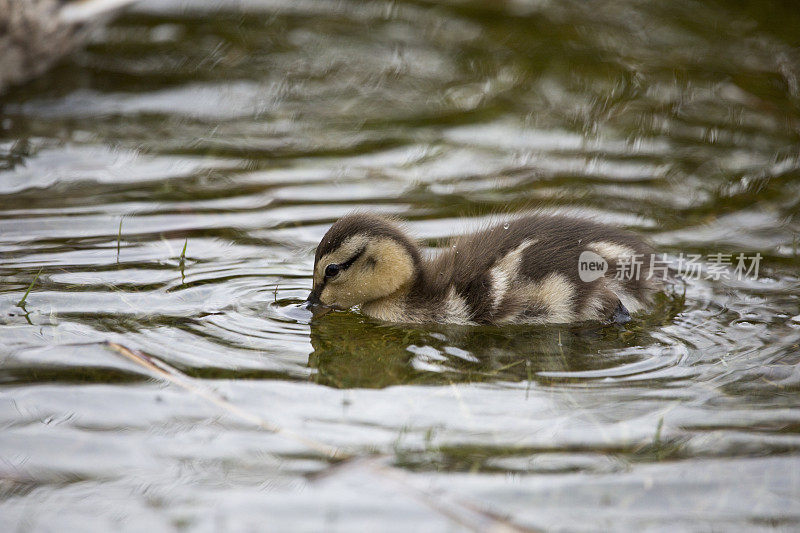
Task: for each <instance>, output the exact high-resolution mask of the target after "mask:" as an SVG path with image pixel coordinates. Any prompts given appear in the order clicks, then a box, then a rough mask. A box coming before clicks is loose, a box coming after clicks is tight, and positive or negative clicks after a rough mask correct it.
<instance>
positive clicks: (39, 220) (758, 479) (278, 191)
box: [0, 0, 800, 531]
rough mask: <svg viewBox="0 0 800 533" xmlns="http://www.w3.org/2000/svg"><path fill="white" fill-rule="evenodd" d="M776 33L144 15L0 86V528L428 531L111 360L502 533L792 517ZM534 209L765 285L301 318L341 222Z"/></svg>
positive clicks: (787, 273)
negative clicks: (614, 306)
mask: <svg viewBox="0 0 800 533" xmlns="http://www.w3.org/2000/svg"><path fill="white" fill-rule="evenodd" d="M798 27H800V11H798V10H797V9H795V7H794V5H792V4H791V3H787V2H782V1H780V0H772V1H768V2H766V3H763V2H758V3H756V2H735V3H731V2H720V1H717V0H704V1H702V2H690V1H678V2H670V3H663V4H662V3H653V2H641V1H637V0H625V1H620V0H597V1H592V2H584V1H580V2H578V1H560V2H539V1H527V0H515V1H509V2H501V3H497V2H484V1H480V0H475V1H466V2H461V1H459V2H450V1H441V2H380V1H376V2H368V3H363V2H356V1H343V2H307V1H297V0H294V1H264V0H249V1H247V2H239V1H233V0H230V1H228V0H225V1H217V0H202V1H193V2H184V1H183V0H169V1H160V0H159V1H156V0H153V1H149V0H146V1H144V2H141V3H140V4H139V5H138V6H137V7H136V8H135V9H134V10H132V11H130V12H129V13H127V14H126V15H124V16H123V17H121V18H120V19H118V20H117V21H116V22H115V23H113V24H112V25H111V26H109V27H108V28H106V29H105V30H104V31H103V32H102V33H100V34H98V35H97V36H96V37H95V39H94V41H93V42H92V43H90V45H89V46H88V47H87V48H86V49H84V50H82V51H78V52H76V53H74V54H72V55H71V56H70V57H68V58H66V59H65V60H64V61H63V62H62V63H61V64H60V65H59V66H58V67H56V69H55V70H53V71H52V72H51V73H49V74H48V75H46V76H44V77H43V78H41V79H39V80H36V81H35V82H32V83H31V84H29V85H26V86H24V87H20V88H17V89H14V90H13V91H11V92H10V93H7V94H5V95H3V96H0V258H1V259H0V279H1V280H2V281H0V428H2V431H0V529H2V530H22V531H25V530H39V529H43V530H47V529H53V528H57V529H81V530H85V529H87V528H89V529H94V530H97V531H106V530H109V529H112V528H113V529H115V530H116V529H120V528H122V529H131V530H137V531H138V530H142V529H145V528H152V529H153V530H155V531H161V530H173V529H190V530H203V529H208V528H209V527H210V526H209V524H214V526H213V527H214V529H231V530H248V529H262V528H263V525H264V524H265V523H269V524H274V526H273V527H274V528H276V529H289V528H291V529H293V530H315V531H318V530H335V529H340V530H352V529H363V528H366V529H380V530H389V529H393V528H395V529H398V530H403V531H405V530H409V529H412V528H415V527H417V528H419V529H423V528H424V529H425V530H448V531H449V530H452V529H453V528H454V527H455V524H454V522H453V520H452V516H451V517H449V518H448V516H447V513H443V512H441V510H439V511H437V510H436V509H431V508H429V507H426V506H424V505H421V504H420V501H419V499H418V498H415V497H413V496H410V495H409V494H408V493H405V492H403V489H402V488H400V489H398V487H397V486H394V485H392V484H391V483H387V482H386V479H382V478H380V477H378V478H376V477H375V476H373V475H371V474H369V471H368V469H366V470H365V469H364V468H360V467H358V466H357V465H356V466H352V467H342V468H340V469H336V468H331V464H330V463H331V461H329V460H328V459H327V458H326V457H325V456H324V454H322V455H321V454H319V453H317V452H316V451H314V450H310V449H309V448H308V446H305V445H303V444H302V442H301V441H298V440H293V439H291V438H286V437H285V435H284V436H282V435H280V434H278V435H275V434H271V433H269V432H265V431H264V430H263V428H261V429H260V428H259V427H254V426H253V425H252V424H247V423H246V420H244V421H243V420H242V419H239V418H236V417H235V416H231V413H230V412H226V411H225V410H224V409H220V408H219V405H214V404H212V403H209V402H208V401H205V400H204V399H203V398H204V397H203V396H198V395H197V394H196V393H192V392H191V391H190V390H186V389H181V388H180V387H175V386H174V383H173V384H170V382H169V381H164V380H163V379H159V378H158V376H157V375H156V374H153V372H148V371H147V370H146V369H145V368H143V367H142V366H140V365H137V364H135V363H134V362H132V361H130V360H127V359H125V358H124V357H120V356H119V354H118V353H115V352H114V351H113V350H110V349H109V345H108V344H107V343H109V342H114V343H119V344H120V345H123V346H127V347H130V348H132V349H137V350H141V351H143V352H144V353H146V354H148V355H149V356H150V357H151V358H152V360H153V361H156V362H159V361H160V362H163V364H164V365H168V366H169V367H170V368H173V369H175V371H176V372H179V373H180V375H181V376H185V378H184V379H186V380H189V381H188V382H189V383H192V384H194V385H193V386H197V387H201V388H202V390H206V389H208V390H212V391H214V394H218V395H219V397H224V398H225V399H226V401H228V402H230V403H231V404H232V405H235V406H236V407H237V408H239V409H241V410H243V411H244V412H247V413H251V414H253V415H257V416H258V417H261V418H262V419H264V420H268V421H269V422H270V423H272V424H275V425H277V426H279V427H281V428H284V429H285V430H286V431H287V432H293V434H296V435H302V436H303V437H305V438H309V439H312V440H314V441H316V442H320V443H324V444H327V445H330V446H334V447H337V448H340V449H342V450H345V451H346V452H347V453H350V454H353V455H355V456H359V457H360V456H362V455H363V456H366V455H370V454H373V453H378V454H384V455H386V456H388V457H389V459H388V461H389V462H390V463H392V464H393V465H394V466H395V467H396V468H397V469H399V471H401V472H404V473H405V474H407V475H408V476H409V477H408V479H409V480H410V481H411V482H413V483H416V484H417V485H422V486H425V487H431V488H432V489H433V490H434V492H436V493H437V494H446V495H448V496H449V497H452V498H454V499H457V498H463V499H466V500H468V501H471V502H478V503H479V504H480V505H482V506H486V507H488V508H490V509H492V510H494V511H496V512H497V513H501V514H504V515H507V516H509V517H510V518H511V519H512V520H513V521H514V522H515V523H517V524H521V525H525V526H530V527H534V528H544V529H567V530H578V529H617V530H639V529H643V528H646V527H649V528H662V529H663V528H679V529H688V530H705V529H725V530H727V529H748V530H749V529H758V528H763V529H767V528H771V527H776V528H788V529H792V528H796V527H798V525H799V524H800V514H798V512H797V509H798V508H800V507H799V506H798V503H799V502H798V500H800V480H799V479H798V477H797V475H796V472H798V471H800V470H798V468H800V460H799V459H798V458H800V431H798V428H800V410H798V407H800V385H799V384H800V371H799V370H798V369H799V368H800V364H799V363H800V355H799V354H800V276H798V271H799V270H800V257H799V256H798V252H799V251H800V224H798V220H797V214H798V213H799V212H800V155H799V154H800V152H799V151H798V147H800V83H799V82H798V72H800V55H799V54H798V45H800V41H798V34H797V31H796V28H798ZM531 206H539V207H541V208H543V209H553V210H565V211H569V212H576V211H577V212H581V213H583V214H585V215H587V216H590V217H593V218H595V219H598V220H602V221H605V222H609V223H612V224H616V225H619V226H624V227H627V228H630V229H632V230H634V231H636V232H639V233H641V234H643V235H645V236H646V237H647V238H648V239H650V240H651V241H653V243H654V244H655V245H656V246H657V247H658V248H659V249H660V251H663V252H665V253H668V254H670V256H672V257H676V256H679V255H680V254H682V253H683V254H688V253H695V254H701V255H703V256H707V255H709V254H715V253H724V254H737V253H740V252H745V253H747V254H754V253H760V254H761V256H762V263H761V269H760V271H759V275H758V277H757V279H748V280H743V281H737V280H715V279H713V277H708V278H707V277H705V276H704V277H702V279H684V280H682V281H681V282H680V283H679V284H677V285H676V286H675V287H674V288H673V289H672V290H671V291H670V292H669V294H666V295H664V296H663V297H662V298H661V299H660V300H659V302H658V303H657V305H656V306H655V307H654V308H653V309H652V310H651V311H650V312H648V313H647V314H644V315H641V316H638V317H636V318H635V320H634V321H633V322H631V323H630V324H628V325H626V326H625V327H623V328H617V327H602V326H600V325H598V324H579V325H573V326H554V327H546V328H541V327H539V328H530V327H519V328H477V327H476V328H463V327H462V328H458V327H450V326H430V327H422V328H419V327H414V328H412V327H407V326H403V325H387V324H380V323H376V322H373V321H371V320H368V319H366V318H365V317H362V316H360V315H359V314H358V313H355V312H346V313H344V312H343V313H333V314H330V315H328V316H325V317H322V318H321V319H320V320H314V321H310V320H309V318H308V317H307V316H305V314H303V313H299V312H298V310H297V308H296V304H297V302H299V301H300V300H301V299H303V298H305V296H306V295H307V293H308V290H309V288H310V285H311V277H310V275H311V268H312V263H313V249H314V247H315V246H316V244H317V242H318V241H319V239H320V238H321V236H322V235H323V234H324V232H325V231H326V229H327V228H328V226H329V225H330V224H331V223H332V222H333V221H334V220H336V218H338V217H339V216H341V215H343V214H345V213H347V212H349V211H351V210H353V209H368V210H372V211H377V212H382V213H390V214H395V215H398V216H400V217H402V218H403V219H405V220H407V221H408V228H409V230H410V231H411V232H412V233H413V234H415V235H417V236H419V237H420V238H421V239H422V240H423V242H424V244H425V245H427V246H429V247H430V249H429V251H430V253H435V250H434V249H435V248H436V247H438V246H441V245H442V244H441V243H442V242H443V239H446V238H448V237H451V236H453V235H456V234H459V233H462V232H464V231H468V230H470V229H474V228H476V227H479V226H480V225H481V224H484V223H486V221H487V220H490V219H492V218H493V217H496V216H497V214H498V213H510V214H516V213H522V212H524V211H525V210H527V209H529V208H530V207H531ZM40 269H41V275H40V277H39V278H38V279H36V281H35V283H33V287H32V289H31V291H30V293H29V294H28V296H27V298H26V301H25V303H24V306H22V307H19V306H17V305H16V304H17V303H18V302H19V301H20V299H21V298H22V297H23V295H24V294H25V291H26V290H27V289H28V287H29V286H30V285H31V283H32V281H33V280H34V278H35V276H36V274H37V272H39V271H40ZM198 390H200V389H198ZM215 397H216V396H215ZM310 474H313V475H315V476H316V477H313V478H312V477H309V475H310ZM321 474H325V475H321ZM87 517H93V519H92V520H91V521H90V523H89V524H87V520H86V518H87ZM395 524H397V525H395Z"/></svg>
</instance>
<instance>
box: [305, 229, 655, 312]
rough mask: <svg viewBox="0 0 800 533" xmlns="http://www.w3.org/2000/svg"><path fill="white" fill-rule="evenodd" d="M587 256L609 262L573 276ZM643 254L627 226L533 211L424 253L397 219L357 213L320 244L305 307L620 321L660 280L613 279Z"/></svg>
mask: <svg viewBox="0 0 800 533" xmlns="http://www.w3.org/2000/svg"><path fill="white" fill-rule="evenodd" d="M586 252H590V258H594V259H596V260H598V261H595V263H596V264H598V263H599V264H602V262H603V261H605V263H606V264H607V268H606V269H605V270H602V271H598V272H597V273H595V275H594V276H581V274H580V272H579V258H580V261H584V258H585V257H586V256H585V255H584V256H582V254H585V253H586ZM650 253H651V248H650V247H649V246H648V245H647V244H645V243H644V241H642V240H641V239H640V238H639V237H637V236H635V235H633V234H631V233H628V232H626V231H623V230H619V229H616V228H614V227H611V226H607V225H604V224H599V223H596V222H592V221H589V220H585V219H581V218H571V217H567V216H560V215H545V214H535V215H530V216H526V217H523V218H517V219H515V220H510V221H508V222H506V223H503V224H498V225H496V226H493V227H489V228H487V229H484V230H482V231H478V232H476V233H473V234H470V235H465V236H461V237H457V238H455V239H453V240H452V241H451V242H450V243H449V246H448V247H446V248H445V249H444V250H443V251H442V252H441V253H439V254H438V255H437V256H435V257H433V258H431V259H428V258H425V257H423V254H422V252H421V251H420V248H419V246H418V245H417V244H416V242H415V241H414V240H413V239H412V238H411V237H409V236H408V235H407V234H406V232H405V231H404V230H403V229H401V227H400V225H399V224H398V222H397V221H396V220H394V219H391V218H387V217H383V216H378V215H373V214H366V213H355V214H350V215H347V216H344V217H343V218H341V219H339V220H338V221H337V222H336V223H334V224H333V226H331V227H330V229H329V230H328V232H327V233H326V234H325V236H324V237H323V238H322V241H321V242H320V243H319V246H318V247H317V250H316V254H315V256H314V285H313V289H312V290H311V293H310V295H309V297H308V299H307V300H306V307H307V308H308V309H310V310H311V311H312V312H313V313H314V314H315V316H319V315H322V314H325V313H326V312H328V311H330V310H335V309H338V310H343V309H350V308H352V307H355V306H360V309H361V312H362V313H363V314H365V315H367V316H369V317H372V318H376V319H379V320H383V321H386V322H396V323H418V324H419V323H450V324H465V325H477V324H495V325H503V324H548V323H570V322H578V321H584V320H599V321H603V322H613V323H625V322H627V321H629V320H630V313H632V312H636V311H640V310H642V309H644V308H645V306H646V305H647V304H648V303H649V302H650V300H651V297H652V295H653V294H654V293H655V292H656V291H657V290H658V289H659V282H658V281H657V280H656V278H654V277H652V276H645V275H644V274H645V272H644V269H642V273H641V275H640V276H615V272H616V270H615V267H616V266H617V265H620V264H621V263H622V262H628V263H631V261H632V258H634V257H636V258H638V261H642V258H646V257H647V256H648V254H650ZM592 254H593V255H592ZM598 270H601V269H600V268H599V267H598ZM617 277H620V279H616V278H617ZM648 277H650V278H651V279H647V278H648ZM628 278H630V279H628ZM583 279H587V281H583Z"/></svg>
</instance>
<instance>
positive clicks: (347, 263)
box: [339, 246, 367, 270]
mask: <svg viewBox="0 0 800 533" xmlns="http://www.w3.org/2000/svg"><path fill="white" fill-rule="evenodd" d="M365 251H367V247H366V246H365V247H363V248H362V249H360V250H359V251H357V252H356V255H354V256H353V257H351V258H350V259H348V260H347V261H345V262H344V263H339V268H341V269H342V270H347V269H348V268H350V267H351V266H353V263H355V262H356V261H358V258H359V257H361V256H362V255H364V252H365Z"/></svg>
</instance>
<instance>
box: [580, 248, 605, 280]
mask: <svg viewBox="0 0 800 533" xmlns="http://www.w3.org/2000/svg"><path fill="white" fill-rule="evenodd" d="M606 270H608V262H607V261H606V260H605V259H603V257H602V256H600V255H598V254H596V253H594V252H590V251H589V250H585V251H583V252H581V255H580V257H578V276H580V278H581V281H583V282H584V283H589V282H590V281H594V280H596V279H598V278H602V277H603V274H605V273H606Z"/></svg>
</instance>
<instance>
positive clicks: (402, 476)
mask: <svg viewBox="0 0 800 533" xmlns="http://www.w3.org/2000/svg"><path fill="white" fill-rule="evenodd" d="M104 344H105V345H106V346H108V347H109V348H110V349H112V350H113V351H115V352H116V353H118V354H120V355H122V356H123V357H125V358H127V359H129V360H131V361H133V362H134V363H136V364H138V365H140V366H142V367H144V368H146V369H148V370H149V371H150V372H152V373H153V374H155V375H157V376H159V377H161V378H162V379H164V380H166V381H168V382H170V383H172V384H174V385H177V386H179V387H181V388H182V389H184V390H186V391H188V392H191V393H192V394H196V395H197V396H200V397H201V398H203V399H205V400H207V401H209V402H211V403H213V404H214V405H216V406H218V407H220V408H222V409H223V410H225V411H227V412H228V413H230V414H232V415H235V416H237V417H238V418H240V419H242V420H244V421H246V422H249V423H251V424H253V425H255V426H256V427H259V428H261V429H263V430H265V431H268V432H270V433H274V434H277V435H281V436H283V437H286V438H289V439H291V440H293V441H295V442H298V443H301V444H303V445H305V446H308V447H309V448H311V449H313V450H316V451H318V452H319V453H321V454H322V455H324V456H326V457H328V458H329V459H331V460H333V461H335V462H336V464H335V465H334V466H333V467H332V468H331V469H329V471H328V472H325V473H323V474H322V475H318V476H317V477H327V476H329V475H330V474H331V473H334V472H335V471H337V470H338V469H339V468H343V467H344V465H347V467H348V468H349V467H354V468H355V467H360V465H365V466H367V467H368V468H369V472H372V473H373V474H376V475H379V476H380V477H381V478H383V479H388V480H391V481H393V482H395V483H396V484H397V485H398V486H400V487H402V488H403V489H404V490H406V492H407V493H408V494H409V495H410V496H412V497H413V498H414V499H415V500H417V501H419V502H421V503H423V504H425V505H427V506H428V507H429V508H430V509H432V510H433V511H435V512H437V513H439V514H440V515H442V516H444V517H446V518H448V519H449V520H451V521H453V522H455V523H456V524H459V525H461V526H463V527H465V528H467V529H470V530H472V531H497V532H500V531H503V532H516V533H533V532H534V531H535V530H533V529H530V528H525V527H522V526H519V525H517V524H515V523H513V522H511V521H510V520H509V519H508V518H507V517H505V516H501V515H499V514H497V513H495V512H493V511H491V510H488V509H485V508H484V507H483V506H481V505H478V504H475V503H472V502H469V501H464V500H462V499H460V498H459V499H456V498H454V497H453V496H451V495H449V494H447V493H443V492H434V491H433V490H430V489H425V488H421V487H418V486H417V485H416V484H415V483H413V481H412V480H411V478H410V476H409V475H408V474H407V473H406V472H404V471H402V470H400V469H398V468H396V467H394V466H392V465H390V464H388V457H386V456H373V457H369V456H368V457H359V456H356V455H353V454H349V453H347V452H343V451H342V450H339V449H337V448H334V447H333V446H329V445H327V444H324V443H321V442H318V441H315V440H312V439H309V438H307V437H304V436H302V435H299V434H297V433H295V432H293V431H290V430H287V429H284V428H281V427H279V426H277V425H275V424H273V423H271V422H269V421H267V420H265V419H263V418H261V417H260V416H258V415H256V414H254V413H250V412H248V411H245V410H244V409H242V408H240V407H238V406H236V405H234V404H232V403H231V402H229V401H228V400H227V399H226V398H224V397H223V396H222V395H221V394H219V393H218V392H216V391H214V390H211V389H209V388H207V387H205V386H203V385H201V384H199V383H197V380H195V379H193V378H191V377H190V376H187V375H186V374H183V373H182V372H180V371H179V370H177V369H175V368H172V367H171V366H169V365H167V364H166V363H164V362H163V361H161V360H159V359H157V358H155V357H152V356H150V355H147V354H146V353H144V352H142V351H140V350H131V349H130V348H127V347H125V346H123V345H121V344H117V343H115V342H110V341H107V342H105V343H104ZM345 460H347V462H346V463H343V462H344V461H345Z"/></svg>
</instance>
